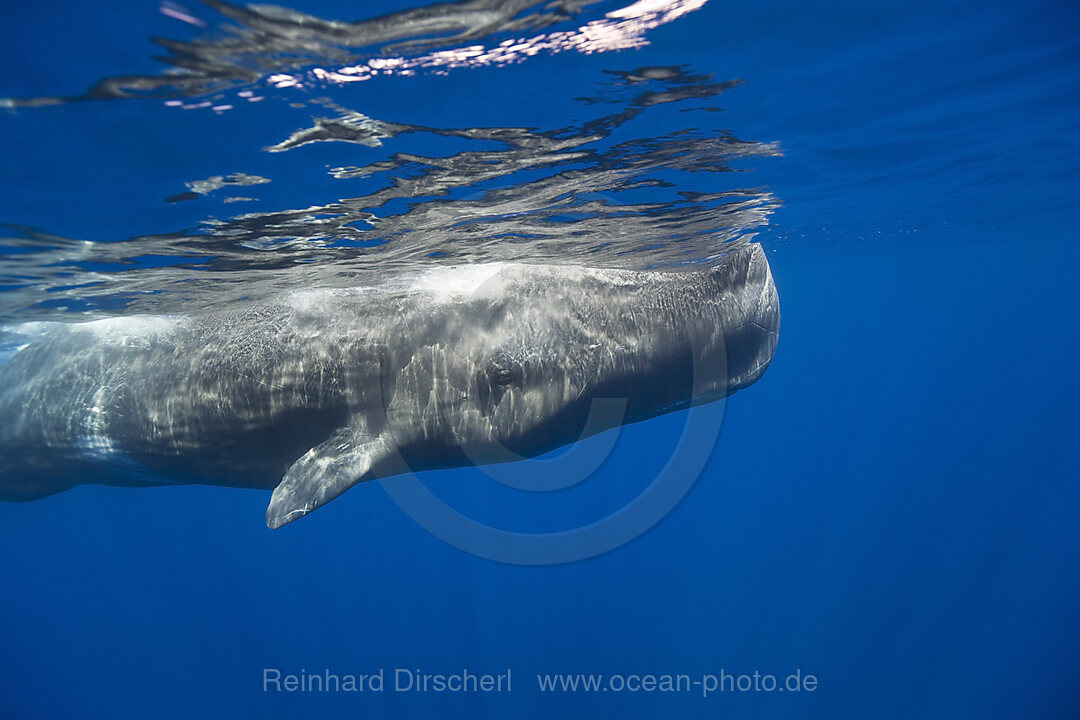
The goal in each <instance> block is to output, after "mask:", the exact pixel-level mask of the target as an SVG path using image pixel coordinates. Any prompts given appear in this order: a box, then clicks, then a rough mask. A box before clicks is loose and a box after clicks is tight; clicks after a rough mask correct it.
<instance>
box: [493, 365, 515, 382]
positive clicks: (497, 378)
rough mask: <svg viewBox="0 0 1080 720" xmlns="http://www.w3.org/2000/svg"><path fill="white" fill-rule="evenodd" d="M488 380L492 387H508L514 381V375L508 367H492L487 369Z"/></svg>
mask: <svg viewBox="0 0 1080 720" xmlns="http://www.w3.org/2000/svg"><path fill="white" fill-rule="evenodd" d="M488 378H490V379H491V383H492V385H509V384H510V383H511V382H512V381H513V380H514V373H513V371H511V370H510V368H508V367H499V366H496V365H492V366H491V367H490V368H488Z"/></svg>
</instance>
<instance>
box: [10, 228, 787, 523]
mask: <svg viewBox="0 0 1080 720" xmlns="http://www.w3.org/2000/svg"><path fill="white" fill-rule="evenodd" d="M779 320H780V314H779V305H778V301H777V295H776V288H775V286H774V284H773V281H772V276H771V274H770V271H769V266H768V263H767V261H766V259H765V255H764V252H763V251H762V250H761V248H760V246H758V245H756V244H751V245H748V246H746V247H743V248H741V249H739V250H737V251H735V252H733V253H731V254H730V255H728V256H727V257H725V258H723V259H722V260H721V261H720V262H719V263H718V264H716V265H715V266H714V267H712V268H710V269H707V270H692V271H680V272H658V271H647V272H637V271H622V270H594V269H588V268H581V267H574V266H533V265H504V264H494V265H476V266H463V267H458V268H446V269H441V270H432V271H428V272H425V273H418V274H416V275H413V276H410V277H408V278H399V279H398V280H395V281H390V282H388V283H386V284H384V285H382V286H375V287H368V288H363V289H356V290H324V291H314V290H313V291H299V292H294V293H291V294H289V295H287V296H284V297H282V298H279V299H278V300H276V301H274V302H269V303H263V304H257V305H252V306H248V307H246V308H242V309H238V310H233V311H228V312H221V313H208V314H203V315H192V316H176V317H165V316H134V317H123V318H113V319H106V320H99V321H94V322H89V323H81V324H64V325H59V326H57V327H56V328H54V329H52V330H51V331H49V332H47V333H45V334H44V335H43V336H41V337H40V338H38V339H36V340H34V341H33V342H31V343H29V344H28V345H26V346H25V347H23V348H21V349H20V350H19V351H18V352H16V353H15V354H14V355H13V356H12V357H11V358H10V359H9V360H7V361H6V362H5V363H3V364H2V365H0V498H2V499H7V500H30V499H34V498H38V497H42V496H45V495H48V494H51V493H54V492H58V491H60V490H63V489H66V488H68V487H71V486H73V485H75V484H79V483H103V484H112V485H155V484H163V483H198V484H212V485H225V486H235V487H251V488H265V489H272V488H276V489H275V491H274V494H273V497H272V499H271V503H270V507H269V508H268V511H267V524H268V525H270V526H271V527H278V526H280V525H283V524H285V523H287V522H290V521H291V520H294V519H296V518H298V517H300V516H302V515H304V514H306V513H308V512H310V511H311V510H313V509H315V508H317V507H319V506H321V505H322V504H324V503H326V502H328V501H329V500H331V499H333V498H334V497H336V496H337V495H339V494H340V493H342V492H344V491H345V490H346V489H348V488H349V487H351V486H352V485H354V484H356V483H357V482H360V481H362V480H367V479H370V478H372V477H377V476H378V477H384V476H387V475H393V474H395V473H398V472H401V471H403V470H405V469H412V470H426V469H434V468H446V467H456V466H461V465H466V464H474V463H477V464H480V463H490V462H503V461H506V460H510V459H515V458H518V457H531V456H536V455H539V454H542V453H544V452H547V451H550V450H553V449H555V448H557V447H560V446H562V445H566V444H568V443H571V442H574V441H576V440H577V439H579V438H580V437H582V436H583V435H585V434H591V433H595V432H599V431H600V430H604V429H608V428H610V427H612V426H615V425H618V424H622V423H627V422H636V421H639V420H644V419H646V418H649V417H654V416H656V415H659V414H661V413H664V412H669V411H672V410H675V409H679V408H683V407H687V406H689V405H690V404H691V403H694V402H707V401H710V400H714V399H719V398H722V397H725V396H727V395H729V394H731V393H732V392H735V391H736V390H738V389H740V388H744V387H746V386H748V385H750V384H751V383H753V382H754V381H756V380H757V379H758V378H759V377H760V376H761V375H762V373H763V372H764V371H765V369H766V367H767V366H768V364H769V362H770V360H771V358H772V356H773V352H774V350H775V348H776V341H777V333H778V330H779ZM595 398H621V399H624V400H625V412H624V414H622V415H621V416H620V417H618V418H615V419H614V420H609V421H607V422H601V423H599V424H597V423H596V422H593V421H589V422H587V420H588V416H589V410H590V406H591V404H592V401H593V399H595Z"/></svg>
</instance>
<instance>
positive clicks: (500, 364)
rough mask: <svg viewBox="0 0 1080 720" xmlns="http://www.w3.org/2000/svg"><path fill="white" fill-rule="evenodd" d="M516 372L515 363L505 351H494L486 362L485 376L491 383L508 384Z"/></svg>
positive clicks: (512, 380) (511, 381)
mask: <svg viewBox="0 0 1080 720" xmlns="http://www.w3.org/2000/svg"><path fill="white" fill-rule="evenodd" d="M517 374H518V371H517V363H515V362H514V360H513V358H511V357H510V356H509V355H507V354H506V353H505V352H498V353H495V356H494V357H492V358H491V360H490V361H489V362H488V364H487V376H488V380H490V381H491V384H492V385H502V386H505V385H510V384H511V383H513V382H514V378H515V376H516V375H517Z"/></svg>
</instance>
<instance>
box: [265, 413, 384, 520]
mask: <svg viewBox="0 0 1080 720" xmlns="http://www.w3.org/2000/svg"><path fill="white" fill-rule="evenodd" d="M394 452H396V446H395V445H394V442H393V440H391V439H390V438H387V437H384V436H382V435H377V436H373V435H362V434H360V433H357V432H356V431H355V430H353V429H351V428H343V429H341V430H339V431H338V432H336V433H334V434H333V435H332V436H331V437H330V439H328V440H327V441H326V442H324V443H322V444H321V445H317V446H315V447H313V448H311V449H310V450H308V451H307V452H306V453H304V455H302V456H301V457H300V459H298V460H297V461H296V462H294V463H293V464H292V467H290V468H289V470H288V472H286V473H285V477H284V478H283V479H282V480H281V484H280V485H278V486H277V488H275V490H274V494H273V496H272V497H271V498H270V506H269V507H267V508H266V525H267V526H268V527H270V528H271V529H273V528H279V527H281V526H282V525H286V524H288V523H291V522H292V521H293V520H296V519H297V518H301V517H303V516H304V515H307V514H308V513H309V512H311V511H312V510H315V509H316V508H320V507H322V506H323V505H325V504H326V503H328V502H330V501H331V500H333V499H334V498H336V497H337V496H338V495H340V494H341V493H343V492H345V491H346V490H348V489H349V488H351V487H352V486H353V485H355V484H356V483H358V482H360V481H361V480H362V479H364V476H365V475H367V474H368V473H369V472H370V471H371V470H372V469H373V468H374V467H375V464H376V463H378V462H379V461H380V460H382V459H383V458H386V457H389V456H391V455H392V454H393V453H394Z"/></svg>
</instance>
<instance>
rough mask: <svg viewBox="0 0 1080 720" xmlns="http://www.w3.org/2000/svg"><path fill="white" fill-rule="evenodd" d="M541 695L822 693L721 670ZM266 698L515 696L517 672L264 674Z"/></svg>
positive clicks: (801, 675) (797, 674)
mask: <svg viewBox="0 0 1080 720" xmlns="http://www.w3.org/2000/svg"><path fill="white" fill-rule="evenodd" d="M536 682H537V689H538V690H539V691H540V692H541V693H595V692H609V691H610V692H614V693H638V692H646V693H651V692H676V693H679V692H696V693H700V694H701V697H708V696H709V695H712V694H714V693H748V692H755V693H774V692H780V693H783V692H788V693H791V692H801V693H812V692H814V691H815V690H817V688H818V679H817V676H816V675H813V674H811V673H805V672H803V671H802V669H801V668H797V669H796V670H795V671H794V672H793V673H790V674H788V675H786V676H777V675H773V674H771V673H761V672H759V671H757V670H755V671H754V672H753V673H743V674H733V673H729V672H727V671H726V670H723V669H721V670H720V672H719V673H718V674H717V673H703V674H699V675H688V674H685V673H680V674H672V673H655V674H654V673H630V674H618V673H616V674H612V675H603V674H580V673H578V674H563V673H552V674H543V675H537V676H536ZM262 689H263V692H286V693H297V692H299V693H324V692H330V693H335V692H349V693H353V692H368V693H381V692H384V691H387V690H391V691H393V692H411V693H415V692H419V693H425V692H435V693H440V692H451V693H460V692H464V693H477V692H483V693H490V692H496V693H503V692H511V691H512V690H513V687H512V670H511V668H506V672H501V673H477V672H473V671H471V670H469V669H468V668H464V669H462V670H460V671H454V672H441V673H429V672H424V671H423V670H421V669H419V668H393V669H389V670H388V669H387V668H379V669H378V670H374V671H373V672H370V673H367V674H363V675H361V674H353V673H340V674H339V673H335V672H332V671H331V670H330V669H329V668H327V669H324V670H323V671H322V672H309V671H308V670H306V669H305V668H300V670H299V671H298V672H290V673H286V672H284V671H282V670H281V669H280V668H263V677H262Z"/></svg>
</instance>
